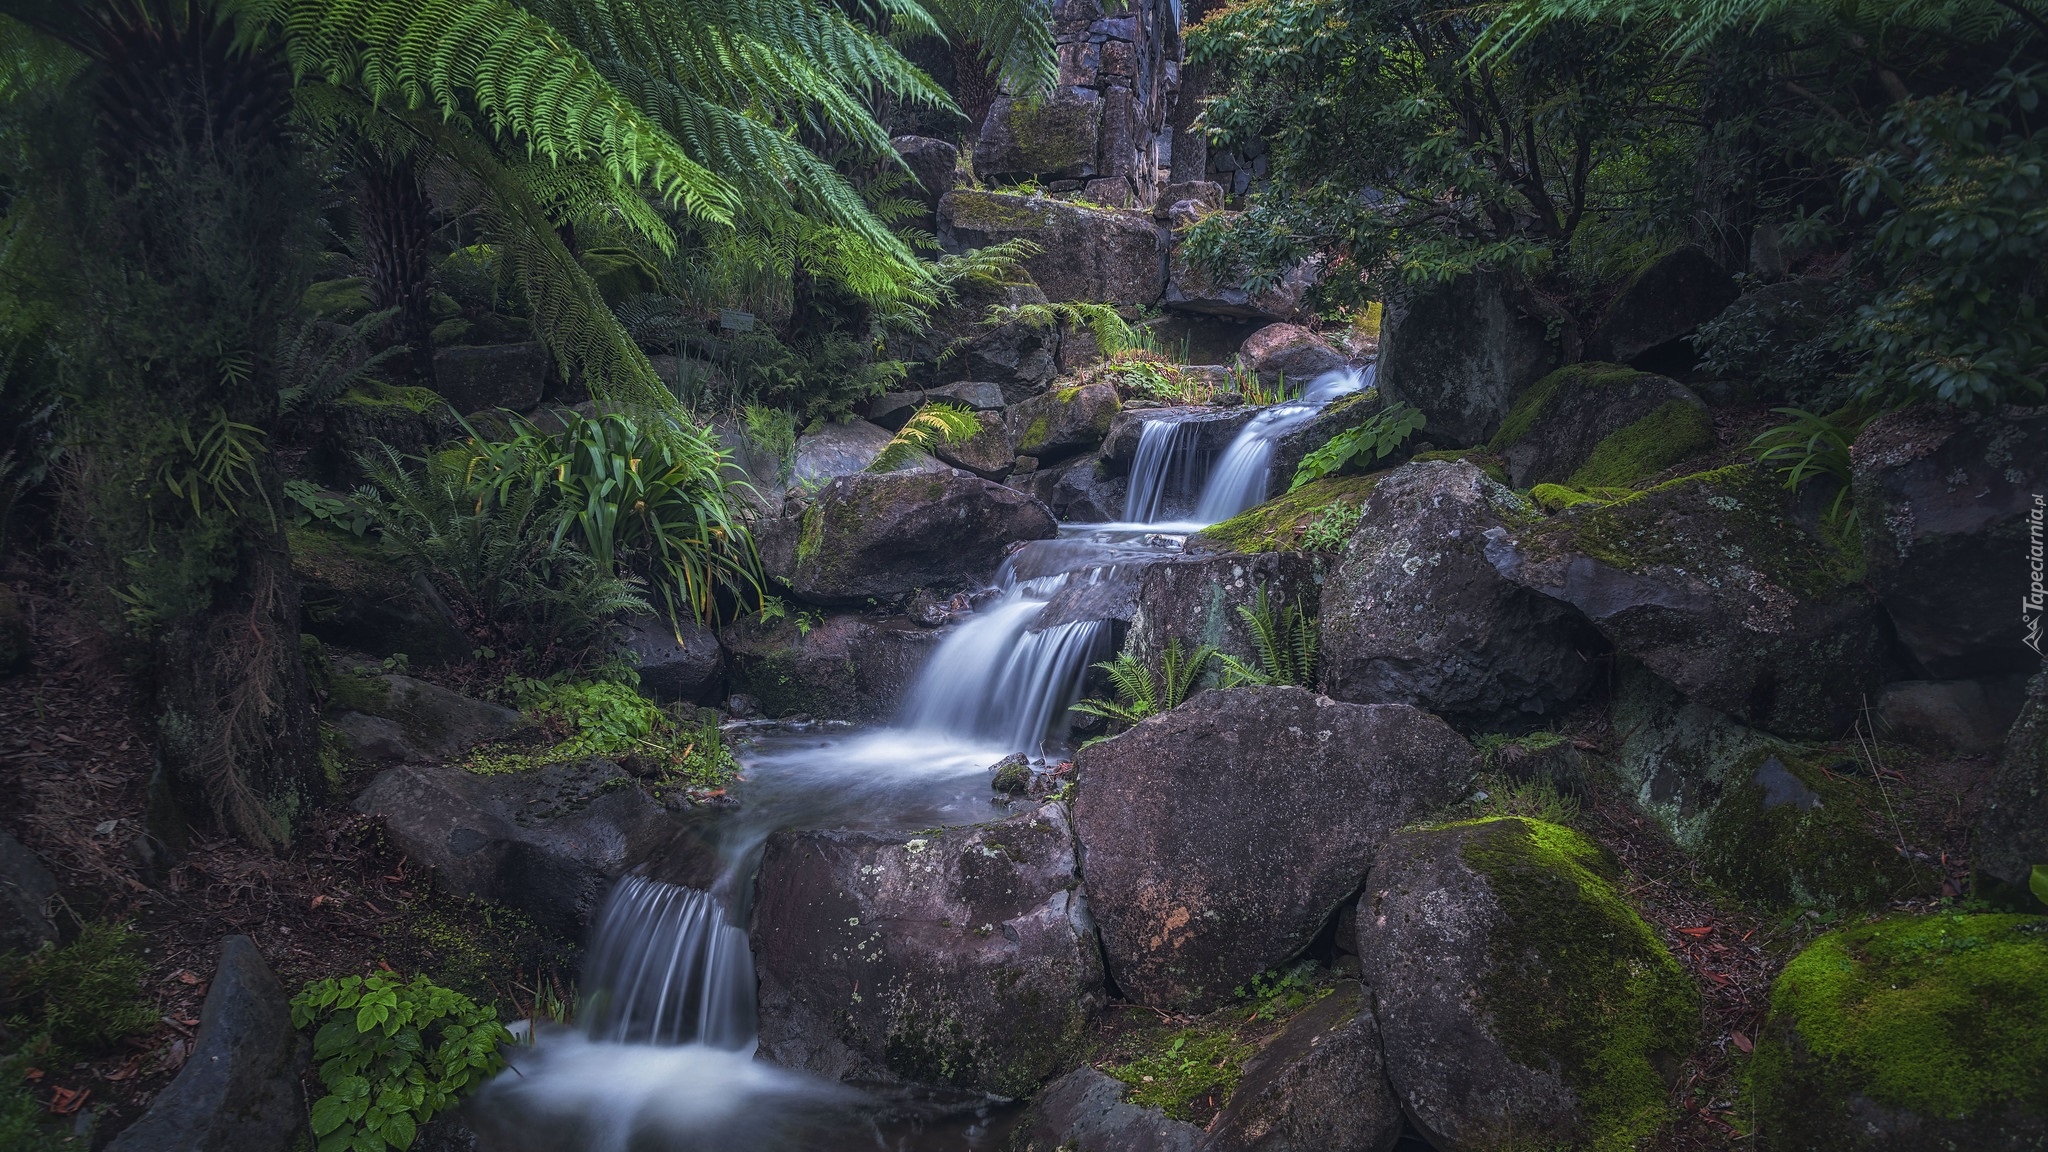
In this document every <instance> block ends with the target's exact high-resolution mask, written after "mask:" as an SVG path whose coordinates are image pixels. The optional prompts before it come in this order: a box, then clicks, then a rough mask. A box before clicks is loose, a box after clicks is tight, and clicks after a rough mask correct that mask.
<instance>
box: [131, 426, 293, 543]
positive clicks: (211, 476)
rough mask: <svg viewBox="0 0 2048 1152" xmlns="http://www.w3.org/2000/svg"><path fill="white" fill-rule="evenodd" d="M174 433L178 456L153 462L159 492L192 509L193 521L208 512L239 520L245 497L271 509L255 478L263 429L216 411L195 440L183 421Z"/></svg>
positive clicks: (266, 449) (261, 482)
mask: <svg viewBox="0 0 2048 1152" xmlns="http://www.w3.org/2000/svg"><path fill="white" fill-rule="evenodd" d="M175 430H176V434H177V440H178V444H179V446H180V447H182V448H183V451H182V452H178V453H175V454H173V455H170V456H167V457H166V458H164V459H163V460H161V461H159V462H158V464H157V471H156V482H157V484H158V486H159V487H161V488H162V489H163V490H164V491H166V492H169V493H170V494H171V495H172V496H173V497H175V498H176V499H178V500H181V501H184V502H187V503H189V504H191V505H192V514H193V515H194V516H195V517H198V516H205V515H206V514H207V513H208V512H210V511H225V512H226V513H227V514H228V515H230V516H239V515H241V510H240V507H239V504H240V501H242V500H245V499H247V498H249V497H250V496H255V497H257V498H258V499H259V500H261V501H262V502H263V506H264V508H265V509H266V510H270V496H269V494H268V493H266V492H264V490H263V481H262V478H261V477H259V476H258V475H257V474H256V458H257V457H259V456H261V455H262V454H263V453H264V452H266V451H268V448H267V447H266V446H265V445H264V431H263V429H261V428H258V427H256V426H255V425H253V424H244V423H241V422H239V421H236V420H230V419H228V415H227V413H226V412H225V411H223V410H221V409H219V408H215V409H214V410H213V414H212V415H211V417H209V418H208V420H207V421H206V424H205V425H204V426H203V427H202V428H201V430H200V431H199V432H198V433H197V434H196V435H195V434H194V433H193V430H192V424H191V422H190V421H187V420H180V421H178V422H177V424H176V426H175ZM271 511H272V514H273V517H274V515H275V512H274V510H271Z"/></svg>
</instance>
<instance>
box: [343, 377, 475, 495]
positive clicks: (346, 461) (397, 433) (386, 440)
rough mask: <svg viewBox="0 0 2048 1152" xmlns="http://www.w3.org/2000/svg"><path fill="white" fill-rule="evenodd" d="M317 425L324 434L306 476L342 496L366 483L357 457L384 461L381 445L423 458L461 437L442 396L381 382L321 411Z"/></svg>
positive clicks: (452, 414) (367, 385) (354, 389)
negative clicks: (348, 490)
mask: <svg viewBox="0 0 2048 1152" xmlns="http://www.w3.org/2000/svg"><path fill="white" fill-rule="evenodd" d="M318 419H319V421H320V434H319V435H318V436H317V437H315V438H314V441H313V446H312V451H310V452H308V453H307V454H306V461H305V463H306V471H307V473H308V474H309V475H310V476H312V477H313V478H315V479H317V480H319V481H320V482H322V483H325V484H329V485H332V486H333V487H335V488H338V489H342V490H347V489H349V488H351V487H354V486H355V485H356V484H359V483H361V482H362V481H363V479H364V473H363V467H362V464H361V462H360V460H359V457H362V456H368V457H369V458H370V459H372V460H383V459H384V450H383V447H382V445H386V444H389V445H390V446H391V447H393V448H396V449H397V450H398V451H399V452H401V453H403V454H405V455H409V456H419V455H424V454H425V453H426V452H427V451H428V450H429V449H431V448H434V447H435V446H437V445H440V444H442V443H445V442H447V441H448V440H451V439H453V438H454V437H455V436H457V435H459V434H460V432H461V425H459V424H458V423H456V420H455V413H454V411H453V410H452V409H450V408H449V406H448V403H447V402H446V401H445V400H443V399H442V398H441V394H440V393H438V392H435V391H434V390H433V389H431V388H417V387H401V386H399V385H396V384H387V383H384V382H383V381H373V382H371V383H369V384H366V385H364V386H362V387H360V388H353V389H350V390H349V391H347V392H344V393H342V394H341V395H340V396H338V397H336V398H335V399H334V402H333V403H331V404H328V405H326V406H325V407H323V408H322V409H321V410H320V413H319V417H318Z"/></svg>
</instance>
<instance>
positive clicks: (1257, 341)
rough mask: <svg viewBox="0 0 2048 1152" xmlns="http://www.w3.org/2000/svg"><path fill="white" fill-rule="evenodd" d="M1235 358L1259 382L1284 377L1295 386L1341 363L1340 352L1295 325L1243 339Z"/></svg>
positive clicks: (1268, 329)
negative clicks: (1255, 376)
mask: <svg viewBox="0 0 2048 1152" xmlns="http://www.w3.org/2000/svg"><path fill="white" fill-rule="evenodd" d="M1237 357H1238V360H1239V361H1240V362H1241V363H1243V364H1244V366H1245V367H1247V368H1249V369H1251V370H1252V371H1254V372H1256V373H1258V374H1259V378H1260V379H1261V380H1266V381H1274V380H1278V379H1280V378H1281V377H1283V376H1284V377H1286V378H1287V379H1288V380H1289V381H1291V382H1294V383H1296V384H1307V383H1308V382H1309V381H1311V380H1314V379H1315V378H1316V377H1318V376H1321V375H1322V374H1323V373H1325V372H1328V371H1330V370H1332V369H1335V368H1342V367H1343V366H1344V364H1345V360H1344V354H1343V353H1342V352H1339V351H1337V350H1336V349H1335V348H1332V347H1330V346H1329V344H1327V343H1325V342H1324V341H1323V338H1322V337H1320V336H1317V335H1316V334H1315V333H1313V332H1311V331H1309V330H1308V329H1306V328H1303V327H1302V326H1301V325H1299V324H1268V325H1266V326H1265V327H1264V328H1261V329H1259V330H1258V331H1257V332H1254V333H1252V334H1251V335H1250V336H1247V337H1245V341H1244V345H1243V346H1242V347H1240V348H1239V349H1238V351H1237Z"/></svg>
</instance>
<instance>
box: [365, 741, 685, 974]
mask: <svg viewBox="0 0 2048 1152" xmlns="http://www.w3.org/2000/svg"><path fill="white" fill-rule="evenodd" d="M352 807H353V808H354V809H355V811H357V812H360V813H362V814H364V815H366V816H377V817H382V818H383V820H384V827H385V831H386V833H387V834H388V835H389V836H390V837H391V840H392V842H393V843H394V844H396V845H397V846H398V848H399V850H400V851H403V852H404V853H405V854H406V856H407V857H408V858H410V859H411V860H412V862H413V863H414V864H416V865H419V866H420V867H423V868H425V869H426V870H427V872H428V873H429V874H430V875H431V876H432V877H433V879H434V883H435V884H436V885H438V886H439V887H440V888H441V889H442V890H444V891H447V892H452V893H456V894H459V895H469V896H475V897H478V898H480V899H484V900H490V901H493V902H496V903H499V904H505V905H508V906H510V907H513V908H516V909H518V910H520V911H522V912H525V913H526V914H527V915H528V916H530V917H532V918H533V920H534V921H535V922H536V923H538V924H540V925H541V926H542V927H544V928H547V929H548V930H550V931H552V932H555V933H558V934H560V935H562V936H566V937H568V938H570V939H572V940H574V939H581V938H582V937H583V933H584V929H585V928H587V927H588V926H589V925H590V922H591V920H592V918H593V917H594V916H595V915H596V914H597V911H598V909H599V908H600V907H602V906H603V903H604V898H605V894H606V893H607V892H608V891H609V890H610V888H611V883H612V881H613V880H615V879H617V878H618V877H619V876H620V875H621V874H622V873H624V872H625V871H626V869H627V868H628V867H630V866H631V865H633V864H635V863H637V862H639V860H640V859H641V858H643V857H644V856H646V855H647V854H648V853H650V852H652V851H653V850H654V849H655V848H656V847H657V846H659V845H660V844H662V843H663V842H664V841H665V840H666V839H667V837H668V836H669V834H670V829H669V819H668V815H667V811H666V810H665V809H664V808H662V806H661V805H660V804H658V803H656V802H655V801H654V800H652V799H650V798H649V797H648V796H647V794H646V793H644V792H642V791H640V789H638V788H637V787H634V786H632V778H631V777H630V776H628V775H627V774H626V772H625V770H624V769H622V768H620V767H619V766H618V765H616V764H613V763H611V762H610V761H608V760H588V761H584V762H581V763H574V764H554V765H550V766H548V767H546V768H541V769H538V770H535V771H530V772H515V773H508V774H505V775H500V776H479V775H477V774H475V773H473V772H469V771H466V770H464V769H461V768H436V767H422V766H410V765H408V766H405V767H399V768H389V769H386V770H385V771H383V772H380V773H378V775H377V778H376V779H375V780H372V781H371V782H370V786H369V787H368V788H366V789H364V790H363V794H362V795H361V796H358V797H357V798H356V800H355V803H354V804H353V805H352Z"/></svg>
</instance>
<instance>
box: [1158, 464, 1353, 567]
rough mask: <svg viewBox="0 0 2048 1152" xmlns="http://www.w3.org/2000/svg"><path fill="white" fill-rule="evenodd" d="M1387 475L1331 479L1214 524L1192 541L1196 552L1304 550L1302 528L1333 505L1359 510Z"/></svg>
mask: <svg viewBox="0 0 2048 1152" xmlns="http://www.w3.org/2000/svg"><path fill="white" fill-rule="evenodd" d="M1382 475H1385V473H1373V474H1371V475H1367V476H1328V477H1325V478H1323V479H1321V480H1317V481H1314V482H1312V483H1309V484H1304V485H1302V486H1301V487H1300V488H1299V489H1296V490H1295V491H1293V492H1289V493H1287V494H1286V495H1284V496H1276V497H1274V498H1273V499H1271V500H1268V501H1266V502H1265V503H1264V504H1261V505H1259V506H1258V507H1256V508H1253V509H1250V510H1249V511H1246V512H1241V513H1239V514H1238V515H1236V516H1233V517H1231V518H1230V519H1228V520H1225V521H1223V522H1222V523H1221V524H1212V525H1210V526H1209V527H1207V528H1204V529H1202V530H1201V531H1200V532H1198V533H1196V534H1195V535H1194V536H1193V537H1191V538H1190V539H1189V541H1188V547H1189V550H1190V551H1195V552H1292V551H1296V550H1297V549H1299V548H1300V547H1301V532H1302V529H1304V528H1306V527H1308V524H1309V522H1310V521H1312V520H1314V519H1315V518H1316V517H1317V516H1319V515H1321V514H1322V513H1323V511H1324V510H1325V509H1326V508H1328V507H1329V505H1331V504H1333V503H1343V504H1349V505H1351V506H1352V507H1357V506H1358V505H1361V504H1363V503H1365V498H1366V497H1367V496H1369V495H1371V494H1372V490H1373V486H1374V485H1376V484H1378V483H1379V478H1380V477H1381V476H1382Z"/></svg>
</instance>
